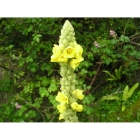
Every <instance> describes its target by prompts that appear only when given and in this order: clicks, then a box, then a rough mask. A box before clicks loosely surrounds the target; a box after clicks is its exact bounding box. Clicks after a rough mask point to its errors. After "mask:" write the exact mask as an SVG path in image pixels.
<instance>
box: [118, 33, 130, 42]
mask: <svg viewBox="0 0 140 140" xmlns="http://www.w3.org/2000/svg"><path fill="white" fill-rule="evenodd" d="M120 41H122V42H129V37H128V36H124V35H121V37H120Z"/></svg>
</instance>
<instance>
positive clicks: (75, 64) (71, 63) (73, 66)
mask: <svg viewBox="0 0 140 140" xmlns="http://www.w3.org/2000/svg"><path fill="white" fill-rule="evenodd" d="M79 64H80V62H79V61H78V60H77V59H72V60H70V62H69V65H70V66H71V67H72V68H73V69H75V68H76V67H77V66H78V65H79Z"/></svg>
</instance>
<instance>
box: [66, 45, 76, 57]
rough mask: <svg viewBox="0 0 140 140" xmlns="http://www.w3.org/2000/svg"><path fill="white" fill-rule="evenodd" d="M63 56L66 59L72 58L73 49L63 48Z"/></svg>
mask: <svg viewBox="0 0 140 140" xmlns="http://www.w3.org/2000/svg"><path fill="white" fill-rule="evenodd" d="M63 54H64V56H65V57H66V58H73V57H74V54H75V48H73V47H67V48H65V50H64V52H63Z"/></svg>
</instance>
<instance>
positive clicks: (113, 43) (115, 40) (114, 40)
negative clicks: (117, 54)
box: [110, 39, 118, 45]
mask: <svg viewBox="0 0 140 140" xmlns="http://www.w3.org/2000/svg"><path fill="white" fill-rule="evenodd" d="M117 43H118V40H117V39H112V40H111V41H110V44H112V45H115V44H117Z"/></svg>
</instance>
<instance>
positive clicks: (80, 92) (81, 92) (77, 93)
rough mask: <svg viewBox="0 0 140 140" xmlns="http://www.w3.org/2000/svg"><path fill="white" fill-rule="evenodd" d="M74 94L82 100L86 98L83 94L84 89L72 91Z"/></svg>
mask: <svg viewBox="0 0 140 140" xmlns="http://www.w3.org/2000/svg"><path fill="white" fill-rule="evenodd" d="M72 94H73V95H74V96H75V97H76V98H77V99H80V100H82V99H83V98H84V95H83V91H82V90H79V89H76V90H74V91H73V92H72Z"/></svg>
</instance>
